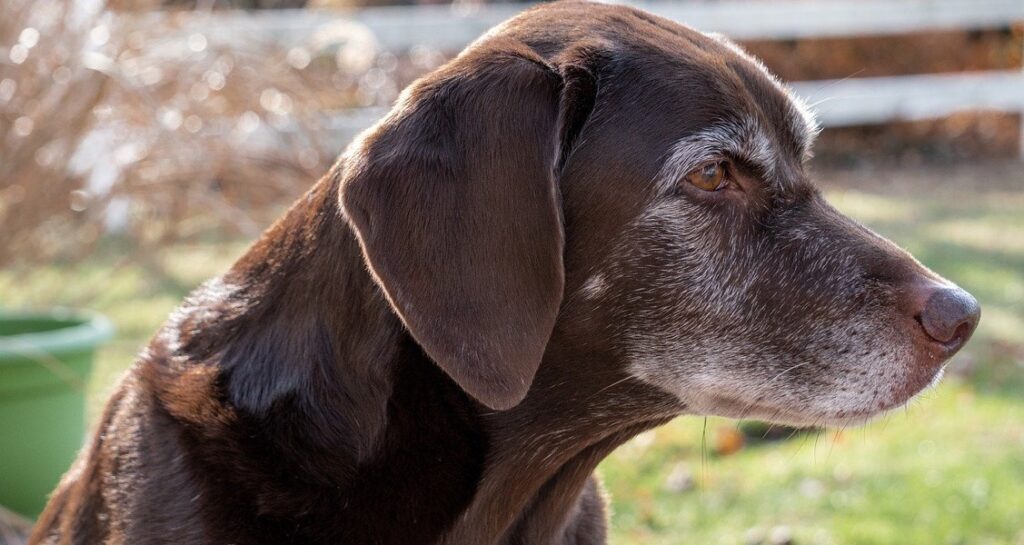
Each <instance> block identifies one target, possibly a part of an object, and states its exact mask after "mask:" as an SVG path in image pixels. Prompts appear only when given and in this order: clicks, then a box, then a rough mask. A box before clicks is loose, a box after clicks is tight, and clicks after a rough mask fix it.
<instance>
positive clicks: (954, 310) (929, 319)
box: [918, 286, 981, 350]
mask: <svg viewBox="0 0 1024 545" xmlns="http://www.w3.org/2000/svg"><path fill="white" fill-rule="evenodd" d="M980 318H981V307H980V306H979V305H978V301H977V300H976V299H975V298H974V297H972V296H971V294H969V293H967V292H966V291H964V290H962V289H960V288H958V287H956V286H942V287H938V288H935V289H933V290H931V291H930V293H928V294H926V297H925V298H924V306H923V307H922V309H921V311H920V314H919V315H918V321H920V322H921V327H923V328H924V331H925V333H927V334H928V336H929V337H931V338H932V339H933V340H935V341H936V342H938V343H941V344H943V345H945V346H946V347H948V348H950V349H951V350H956V349H957V348H960V347H961V346H963V345H964V343H966V342H967V339H969V338H970V337H971V334H972V333H974V328H976V327H977V326H978V320H979V319H980Z"/></svg>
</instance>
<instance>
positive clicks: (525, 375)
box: [341, 38, 578, 409]
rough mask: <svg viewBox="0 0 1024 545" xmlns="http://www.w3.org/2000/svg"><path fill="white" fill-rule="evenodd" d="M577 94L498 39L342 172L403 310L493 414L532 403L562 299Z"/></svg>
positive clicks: (365, 241) (345, 197) (383, 277)
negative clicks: (563, 182)
mask: <svg viewBox="0 0 1024 545" xmlns="http://www.w3.org/2000/svg"><path fill="white" fill-rule="evenodd" d="M565 88H567V87H566V86H565V85H563V78H562V76H561V75H560V74H559V73H558V72H556V71H555V70H553V69H552V68H551V67H550V66H548V65H547V64H545V62H544V61H543V60H542V59H540V58H539V57H538V56H537V55H536V54H535V53H534V52H532V51H531V50H529V49H528V48H526V47H525V46H523V45H522V44H519V43H517V42H512V41H510V40H501V39H494V38H492V39H490V40H488V41H487V42H486V43H485V44H482V45H477V46H476V47H475V48H474V49H471V50H469V51H468V52H467V53H464V54H463V55H461V56H460V57H458V58H457V59H456V60H454V61H453V62H452V63H450V64H449V65H447V66H446V67H445V68H442V69H441V70H440V71H438V72H436V73H434V74H433V75H431V76H430V77H428V78H427V79H425V80H421V81H420V82H418V83H417V84H415V85H414V86H413V87H412V88H410V89H409V90H408V91H406V93H404V94H403V97H402V99H401V100H400V102H399V105H398V106H396V108H395V109H394V110H393V111H392V113H391V114H390V115H389V116H388V117H387V118H385V119H384V120H383V121H382V122H381V123H380V124H379V125H378V126H377V127H376V128H374V129H372V130H371V131H370V132H369V133H368V134H367V135H366V136H365V137H364V138H363V140H362V141H361V142H358V143H356V144H354V145H353V147H352V148H351V149H350V150H349V152H348V155H347V159H346V165H345V172H344V173H343V175H342V176H343V177H342V183H341V202H342V207H343V209H344V211H345V214H346V216H347V218H348V219H349V221H350V223H351V225H352V226H353V227H354V229H355V231H356V234H357V236H358V238H359V242H360V245H361V246H362V250H363V255H364V258H365V260H366V263H367V264H368V266H369V268H370V270H371V272H372V273H373V275H374V276H375V278H376V280H377V282H378V283H379V284H380V286H381V288H382V289H383V291H384V293H385V295H386V296H387V298H388V300H389V301H390V303H391V305H392V306H393V307H394V309H395V311H396V312H397V314H398V315H399V316H400V317H401V319H402V321H403V322H404V324H405V325H406V327H407V328H408V329H409V331H410V332H411V333H412V336H413V337H414V338H415V339H416V341H417V342H418V343H419V344H420V346H422V348H423V349H424V350H425V352H426V353H427V354H428V355H429V356H430V357H431V358H432V359H433V360H434V361H435V362H436V363H437V364H438V365H439V366H440V367H441V368H442V369H443V370H444V371H445V372H446V373H447V374H448V375H449V376H450V377H451V378H452V379H453V380H454V381H455V382H456V383H458V384H459V385H460V386H461V387H462V388H463V389H464V390H465V391H466V392H467V393H469V394H470V395H471V396H473V397H474V398H476V399H477V400H478V401H480V402H481V403H483V404H484V405H487V406H488V407H490V408H493V409H507V408H510V407H513V406H515V405H516V404H518V403H519V402H520V401H521V400H522V399H523V398H524V397H525V396H526V393H527V391H528V390H529V387H530V384H531V382H532V381H533V377H534V374H535V373H536V371H537V367H538V366H539V364H540V360H541V357H542V356H543V354H544V350H545V347H546V345H547V342H548V339H549V337H550V336H551V331H552V328H553V327H554V323H555V317H556V314H557V313H558V308H559V305H560V304H561V299H562V289H563V284H564V272H563V269H562V246H563V238H564V236H563V230H562V225H561V210H560V203H559V192H558V188H557V185H556V175H557V174H556V169H557V167H558V165H559V163H561V159H562V156H563V155H564V152H563V149H562V141H563V138H564V137H565V136H566V135H567V134H570V133H573V130H572V129H570V128H568V126H567V125H566V123H567V121H566V118H565V116H559V111H560V109H563V108H560V103H561V102H562V101H564V100H565V99H564V96H563V89H565ZM575 110H578V108H576V109H574V111H573V113H572V114H571V115H570V116H569V117H570V118H575V117H578V112H577V111H575ZM568 122H569V123H570V124H572V123H575V122H576V121H575V120H574V119H569V121H568ZM572 136H575V134H574V133H573V134H572Z"/></svg>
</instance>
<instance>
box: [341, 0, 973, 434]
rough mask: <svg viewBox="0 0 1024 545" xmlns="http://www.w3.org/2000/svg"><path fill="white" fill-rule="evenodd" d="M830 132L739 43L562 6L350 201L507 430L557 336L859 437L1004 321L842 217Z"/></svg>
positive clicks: (345, 196) (693, 403)
mask: <svg viewBox="0 0 1024 545" xmlns="http://www.w3.org/2000/svg"><path fill="white" fill-rule="evenodd" d="M816 131H817V127H816V126H815V122H814V120H813V118H812V117H811V115H810V114H809V113H808V112H807V110H806V109H805V108H804V107H803V106H802V105H801V104H800V103H799V101H797V100H795V99H794V98H793V97H792V96H791V95H790V94H789V93H788V92H787V91H786V89H785V88H784V87H783V86H781V85H780V84H779V83H778V82H777V81H776V80H775V79H774V78H773V77H772V76H771V75H770V74H768V72H767V71H766V70H765V69H764V68H763V67H762V66H761V65H760V64H759V63H758V62H757V61H755V60H754V59H752V58H750V57H749V56H747V55H746V54H744V53H743V52H742V51H741V50H740V49H739V48H737V47H736V46H735V45H733V44H732V43H730V42H728V41H727V40H725V39H724V38H720V37H715V36H708V35H705V34H701V33H699V32H696V31H694V30H692V29H689V28H686V27H683V26H680V25H677V24H674V23H672V22H669V21H665V20H662V19H658V18H655V17H652V16H650V15H647V14H644V13H642V12H639V11H636V10H633V9H630V8H624V7H615V6H606V5H599V4H597V5H595V4H578V3H562V4H554V5H549V6H545V7H542V8H539V9H535V10H532V11H530V12H528V13H526V14H524V15H522V16H520V17H517V18H516V19H513V20H512V21H511V22H509V23H506V24H505V25H503V26H501V27H499V28H497V29H495V30H494V31H492V32H491V33H489V34H488V35H486V36H485V37H483V38H481V40H479V41H478V42H476V43H475V44H474V45H473V46H471V47H470V48H468V49H467V50H466V51H465V52H463V54H462V55H460V56H459V57H458V58H456V59H455V60H453V61H452V62H451V63H449V64H448V65H446V66H445V67H443V68H442V69H440V70H439V71H437V72H435V73H434V74H431V75H430V76H427V77H426V78H424V79H423V80H421V81H419V82H417V83H416V84H414V85H413V86H412V87H411V88H410V89H408V90H407V91H406V92H405V93H404V94H403V96H402V98H401V99H400V101H399V104H398V105H397V106H396V108H395V109H394V111H393V112H392V113H391V114H390V115H389V116H388V117H387V118H386V119H384V120H383V121H382V122H381V123H380V124H378V125H377V126H376V127H375V128H374V129H372V130H371V131H369V132H368V133H367V134H366V135H365V136H364V137H363V138H361V139H360V140H359V141H357V142H356V143H355V144H354V145H353V146H352V147H351V148H350V150H349V151H348V152H347V155H346V158H345V160H344V161H343V163H344V169H343V170H344V172H343V173H342V176H343V179H342V185H341V188H342V189H341V200H342V205H343V208H344V210H345V213H346V216H347V217H348V219H349V221H350V222H351V224H352V226H353V227H354V229H355V231H356V233H357V235H358V237H359V240H360V244H361V246H362V248H363V252H364V256H365V259H366V262H367V264H368V266H369V268H370V270H371V271H372V272H373V274H374V276H375V278H376V280H377V281H378V283H379V284H380V286H381V288H382V289H383V291H384V293H385V294H386V296H387V298H388V300H389V301H390V303H391V304H392V306H393V307H394V309H395V311H396V312H397V313H398V314H399V316H400V317H401V318H402V320H403V322H404V323H405V325H406V326H407V327H408V329H409V331H410V332H411V334H412V335H413V337H414V338H415V339H416V341H417V342H418V343H419V344H420V345H421V346H422V347H423V349H424V350H425V351H426V353H427V354H428V355H430V357H431V358H432V359H433V360H434V361H435V362H437V364H438V365H439V366H441V368H443V369H444V370H445V371H446V372H447V373H448V374H449V375H450V376H451V377H452V379H453V380H455V381H456V382H457V383H458V384H459V385H460V386H461V387H462V388H464V389H465V390H466V391H467V392H468V393H469V394H471V395H472V396H473V397H475V398H476V399H477V400H479V401H480V402H482V403H484V404H485V405H487V406H490V407H492V408H499V409H503V408H509V407H512V406H514V405H516V404H517V403H518V402H519V401H521V400H522V399H523V397H524V396H526V395H527V393H528V391H529V387H530V383H531V381H532V379H533V376H534V374H535V373H536V371H537V368H538V365H540V362H541V360H542V357H543V355H544V352H545V348H546V346H547V344H548V342H549V339H550V337H551V334H552V331H553V330H555V329H557V331H559V333H560V334H563V335H565V336H566V337H567V338H572V339H574V342H577V343H584V344H586V346H584V347H583V348H585V349H586V350H588V351H589V352H591V353H599V354H604V355H605V356H606V358H607V360H608V361H610V362H615V363H616V364H618V365H621V366H622V367H623V368H624V369H627V370H628V372H629V373H630V374H631V375H632V376H635V377H637V378H638V379H640V380H642V381H645V382H647V383H649V384H651V385H653V386H656V387H658V388H661V389H663V390H665V391H667V392H669V393H671V394H674V395H675V396H677V397H678V398H679V399H680V401H681V402H682V404H683V405H685V406H686V408H687V410H689V411H692V412H697V413H704V414H720V415H726V416H749V417H757V418H762V419H768V420H773V421H784V422H790V423H797V424H806V423H845V422H852V421H858V420H863V419H866V418H868V417H870V416H872V415H874V414H876V413H878V412H880V411H882V410H886V409H889V408H892V407H895V406H898V405H901V404H903V403H904V402H906V401H907V400H908V399H909V398H910V397H911V396H913V395H914V394H915V393H917V392H918V391H920V390H921V389H923V388H924V387H925V386H927V385H928V384H929V383H931V382H932V381H934V380H936V379H937V377H938V376H939V374H940V372H941V368H942V364H943V363H944V362H945V361H946V360H948V358H949V357H950V356H951V355H952V354H953V353H954V352H955V351H956V350H957V349H959V348H960V346H962V345H963V343H964V342H965V341H966V340H967V339H968V337H970V335H971V333H972V332H973V330H974V328H975V326H976V324H977V322H978V316H979V310H978V305H977V303H976V302H975V301H974V299H973V298H971V296H970V295H968V294H967V293H965V292H964V291H962V290H960V289H959V288H957V287H955V286H953V285H952V284H951V283H949V282H948V281H946V280H944V279H942V278H941V277H939V276H938V275H937V274H935V273H933V272H931V271H929V270H928V269H927V268H925V267H924V266H922V265H921V264H920V263H918V262H917V261H915V260H914V259H913V258H912V257H911V256H910V255H908V254H907V253H906V252H904V251H902V250H900V249H899V248H898V247H896V246H895V245H893V244H892V243H890V242H889V241H887V240H885V239H883V238H882V237H880V236H878V235H876V234H874V233H872V232H871V231H869V230H868V229H866V228H864V227H863V226H861V225H859V224H857V223H856V222H854V221H852V220H850V219H849V218H846V217H844V216H843V215H841V214H840V213H838V212H837V211H835V210H834V209H833V208H831V207H830V206H829V205H828V204H827V203H826V202H825V200H824V199H823V198H822V196H821V195H820V193H819V192H818V191H817V190H816V189H815V188H814V186H813V185H812V184H811V182H810V180H809V178H808V174H807V171H806V169H805V161H806V158H807V157H808V155H809V151H810V147H811V145H812V141H813V139H814V136H815V133H816ZM580 372H581V373H583V372H586V371H585V370H580Z"/></svg>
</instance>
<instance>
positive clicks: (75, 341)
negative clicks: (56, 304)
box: [0, 308, 114, 365]
mask: <svg viewBox="0 0 1024 545" xmlns="http://www.w3.org/2000/svg"><path fill="white" fill-rule="evenodd" d="M7 320H53V321H57V322H67V323H68V326H67V327H60V328H57V329H51V330H49V331H40V332H37V333H21V334H19V335H0V365H3V364H5V363H10V362H12V361H19V360H21V359H22V358H23V357H24V356H25V355H26V353H43V354H49V355H51V356H59V355H61V354H68V353H75V352H83V351H87V350H93V349H95V348H97V347H98V346H99V345H101V344H102V343H103V342H104V341H107V340H109V339H110V338H111V337H113V335H114V326H113V325H112V324H111V323H110V320H108V319H107V318H106V317H104V316H103V315H101V314H98V313H96V312H91V311H87V310H72V309H63V308H55V309H48V310H45V311H38V312H33V311H7V310H2V309H0V322H2V321H7Z"/></svg>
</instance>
